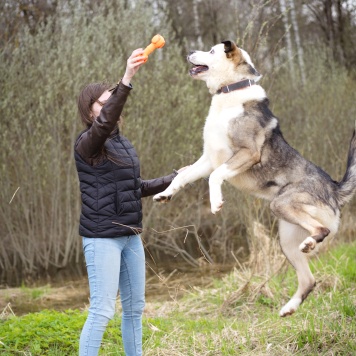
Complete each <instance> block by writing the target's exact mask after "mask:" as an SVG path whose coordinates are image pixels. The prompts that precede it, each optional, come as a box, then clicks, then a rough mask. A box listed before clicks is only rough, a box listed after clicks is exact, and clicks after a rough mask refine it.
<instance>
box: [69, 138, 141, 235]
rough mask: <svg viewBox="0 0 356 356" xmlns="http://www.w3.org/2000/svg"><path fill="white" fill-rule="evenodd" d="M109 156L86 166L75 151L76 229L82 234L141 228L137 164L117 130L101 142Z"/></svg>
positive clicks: (127, 232) (121, 232)
mask: <svg viewBox="0 0 356 356" xmlns="http://www.w3.org/2000/svg"><path fill="white" fill-rule="evenodd" d="M105 150H106V152H108V155H109V159H105V160H104V161H103V162H102V163H100V164H99V165H97V166H94V167H93V166H90V165H89V164H88V163H86V162H85V161H84V160H83V159H82V158H81V156H80V155H79V154H78V153H77V152H75V161H76V166H77V170H78V175H79V181H80V191H81V194H82V212H81V215H80V226H79V233H80V235H81V236H86V237H103V236H105V237H114V236H124V235H133V234H137V233H140V232H141V229H142V204H141V178H140V164H139V160H138V157H137V154H136V151H135V149H134V147H133V146H132V144H131V143H130V142H129V140H128V139H126V138H125V137H123V136H120V135H119V134H115V135H112V136H111V137H110V138H109V139H108V140H107V141H106V142H105Z"/></svg>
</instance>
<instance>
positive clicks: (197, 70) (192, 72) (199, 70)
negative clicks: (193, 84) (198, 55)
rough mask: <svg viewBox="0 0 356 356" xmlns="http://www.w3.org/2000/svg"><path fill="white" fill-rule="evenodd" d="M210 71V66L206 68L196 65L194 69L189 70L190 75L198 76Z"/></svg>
mask: <svg viewBox="0 0 356 356" xmlns="http://www.w3.org/2000/svg"><path fill="white" fill-rule="evenodd" d="M208 69H209V67H208V66H205V65H202V64H199V65H194V67H193V68H191V69H190V70H189V74H190V75H197V74H199V73H202V72H205V71H207V70H208Z"/></svg>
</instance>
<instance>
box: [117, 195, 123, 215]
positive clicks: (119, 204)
mask: <svg viewBox="0 0 356 356" xmlns="http://www.w3.org/2000/svg"><path fill="white" fill-rule="evenodd" d="M123 209H124V207H123V204H121V202H120V194H119V193H118V191H116V193H115V210H116V215H121V214H122V211H123Z"/></svg>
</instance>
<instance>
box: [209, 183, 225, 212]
mask: <svg viewBox="0 0 356 356" xmlns="http://www.w3.org/2000/svg"><path fill="white" fill-rule="evenodd" d="M214 188H215V187H210V206H211V212H212V213H213V214H214V215H215V214H216V213H218V212H219V211H220V210H221V208H222V206H223V204H224V200H223V197H222V194H221V189H220V187H218V188H217V189H216V188H215V189H214Z"/></svg>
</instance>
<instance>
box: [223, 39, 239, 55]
mask: <svg viewBox="0 0 356 356" xmlns="http://www.w3.org/2000/svg"><path fill="white" fill-rule="evenodd" d="M221 43H223V44H224V52H225V53H226V56H227V58H230V57H231V56H232V55H233V53H234V52H235V51H236V50H237V46H236V44H235V42H233V41H229V40H226V41H222V42H221Z"/></svg>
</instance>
